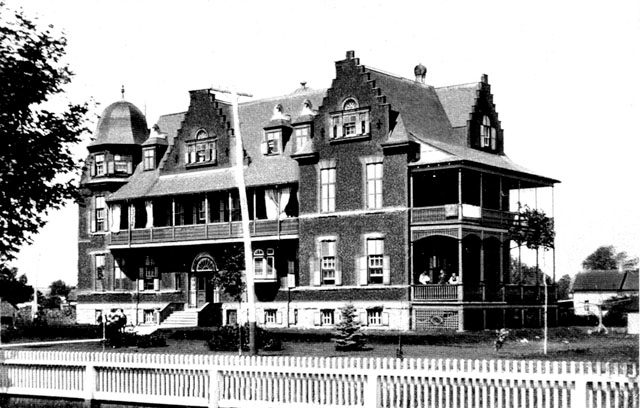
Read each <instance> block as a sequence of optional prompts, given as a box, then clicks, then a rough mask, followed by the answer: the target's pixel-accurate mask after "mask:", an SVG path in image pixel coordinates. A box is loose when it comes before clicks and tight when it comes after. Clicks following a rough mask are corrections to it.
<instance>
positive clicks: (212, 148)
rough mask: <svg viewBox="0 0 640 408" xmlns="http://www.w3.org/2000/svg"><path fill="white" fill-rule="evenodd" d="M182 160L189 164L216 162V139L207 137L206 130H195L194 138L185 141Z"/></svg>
mask: <svg viewBox="0 0 640 408" xmlns="http://www.w3.org/2000/svg"><path fill="white" fill-rule="evenodd" d="M186 148H187V151H186V152H185V155H184V162H185V164H187V165H191V164H200V163H201V164H207V163H208V164H216V163H217V161H218V141H217V140H216V139H215V138H213V137H209V134H208V133H207V131H206V130H204V129H200V130H198V132H196V137H195V140H192V141H189V142H187V145H186Z"/></svg>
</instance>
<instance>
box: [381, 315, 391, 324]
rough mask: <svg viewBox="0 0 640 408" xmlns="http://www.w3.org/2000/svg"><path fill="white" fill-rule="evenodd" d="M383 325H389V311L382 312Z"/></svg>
mask: <svg viewBox="0 0 640 408" xmlns="http://www.w3.org/2000/svg"><path fill="white" fill-rule="evenodd" d="M382 325H383V326H388V325H389V313H382Z"/></svg>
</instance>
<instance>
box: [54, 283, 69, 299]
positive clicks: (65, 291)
mask: <svg viewBox="0 0 640 408" xmlns="http://www.w3.org/2000/svg"><path fill="white" fill-rule="evenodd" d="M69 292H71V286H67V284H66V283H64V281H63V280H60V279H58V280H56V281H53V282H51V285H49V296H51V297H53V296H57V297H63V298H66V297H67V296H69Z"/></svg>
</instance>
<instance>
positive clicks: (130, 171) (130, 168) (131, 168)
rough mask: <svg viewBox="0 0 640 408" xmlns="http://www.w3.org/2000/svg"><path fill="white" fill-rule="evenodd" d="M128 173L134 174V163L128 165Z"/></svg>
mask: <svg viewBox="0 0 640 408" xmlns="http://www.w3.org/2000/svg"><path fill="white" fill-rule="evenodd" d="M127 173H128V174H132V173H133V163H131V162H128V163H127Z"/></svg>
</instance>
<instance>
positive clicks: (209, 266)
mask: <svg viewBox="0 0 640 408" xmlns="http://www.w3.org/2000/svg"><path fill="white" fill-rule="evenodd" d="M215 270H216V264H215V263H214V262H213V259H211V258H210V257H209V256H203V257H201V258H200V259H198V260H197V261H196V262H195V266H194V267H193V271H194V272H213V271H215Z"/></svg>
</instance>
